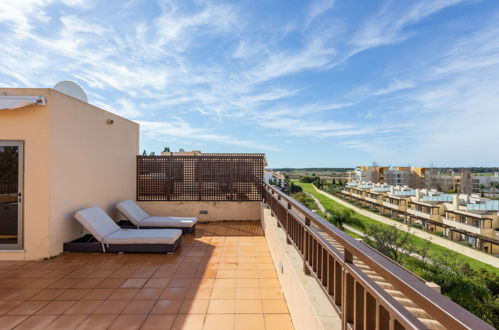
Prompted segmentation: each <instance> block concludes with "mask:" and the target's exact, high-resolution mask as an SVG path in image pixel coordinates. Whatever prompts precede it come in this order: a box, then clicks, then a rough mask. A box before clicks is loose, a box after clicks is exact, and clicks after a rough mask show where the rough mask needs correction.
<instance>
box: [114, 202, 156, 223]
mask: <svg viewBox="0 0 499 330" xmlns="http://www.w3.org/2000/svg"><path fill="white" fill-rule="evenodd" d="M116 208H117V209H118V210H119V211H120V212H121V213H122V214H123V215H124V216H125V217H126V218H127V219H128V220H130V221H131V222H132V223H133V224H134V225H136V226H139V225H140V222H141V221H142V220H144V219H146V218H149V214H147V213H146V212H144V210H142V209H141V208H140V207H139V206H138V205H137V204H135V203H134V202H133V201H130V200H128V201H123V202H119V203H118V204H116Z"/></svg>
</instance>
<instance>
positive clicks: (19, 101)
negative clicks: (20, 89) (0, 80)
mask: <svg viewBox="0 0 499 330" xmlns="http://www.w3.org/2000/svg"><path fill="white" fill-rule="evenodd" d="M46 104H47V100H46V99H45V97H44V96H36V95H34V96H33V95H0V110H12V109H19V108H24V107H27V106H30V105H46Z"/></svg>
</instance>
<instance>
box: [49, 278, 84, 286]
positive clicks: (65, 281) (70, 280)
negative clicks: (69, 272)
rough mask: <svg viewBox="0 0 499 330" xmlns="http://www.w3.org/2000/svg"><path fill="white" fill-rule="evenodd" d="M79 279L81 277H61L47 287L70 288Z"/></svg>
mask: <svg viewBox="0 0 499 330" xmlns="http://www.w3.org/2000/svg"><path fill="white" fill-rule="evenodd" d="M80 280H81V279H79V278H63V279H61V280H58V281H57V282H55V283H53V284H51V285H49V288H53V289H69V288H72V287H73V286H74V285H75V284H76V283H78V282H79V281H80Z"/></svg>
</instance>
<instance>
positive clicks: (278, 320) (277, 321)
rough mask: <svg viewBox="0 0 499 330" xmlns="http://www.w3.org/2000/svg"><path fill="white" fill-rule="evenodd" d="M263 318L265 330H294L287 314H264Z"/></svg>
mask: <svg viewBox="0 0 499 330" xmlns="http://www.w3.org/2000/svg"><path fill="white" fill-rule="evenodd" d="M264 318H265V327H266V328H267V329H279V330H281V329H282V330H294V327H293V322H292V321H291V317H290V316H289V314H265V316H264Z"/></svg>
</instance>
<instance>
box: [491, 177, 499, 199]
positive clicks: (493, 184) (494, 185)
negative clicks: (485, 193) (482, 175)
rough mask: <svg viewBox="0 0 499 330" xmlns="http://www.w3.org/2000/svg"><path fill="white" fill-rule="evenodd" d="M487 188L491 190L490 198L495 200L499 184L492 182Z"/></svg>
mask: <svg viewBox="0 0 499 330" xmlns="http://www.w3.org/2000/svg"><path fill="white" fill-rule="evenodd" d="M489 188H490V190H492V198H494V199H495V198H496V189H498V188H499V182H495V181H492V182H490V183H489Z"/></svg>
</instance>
